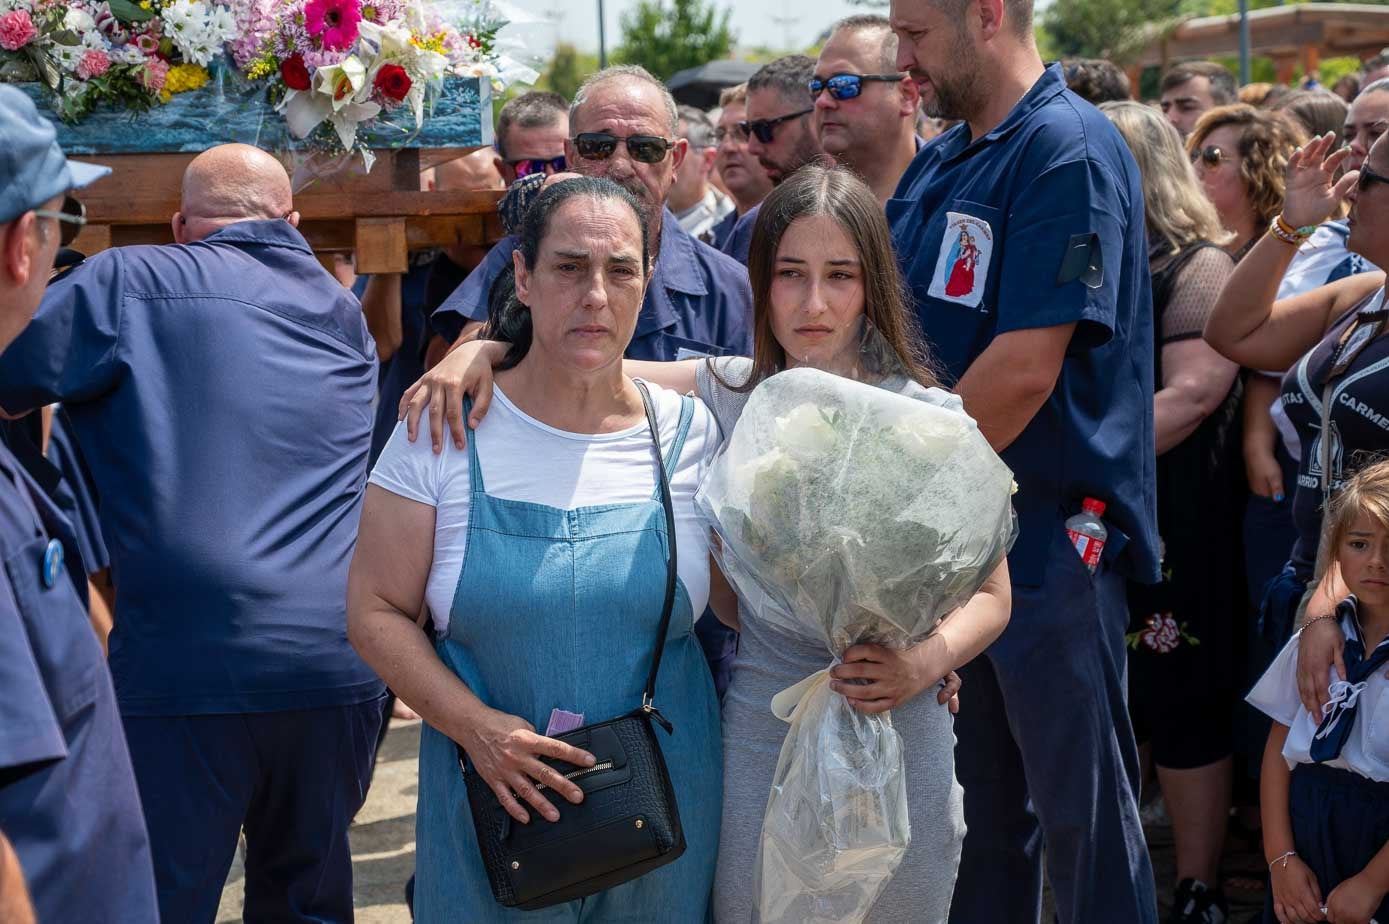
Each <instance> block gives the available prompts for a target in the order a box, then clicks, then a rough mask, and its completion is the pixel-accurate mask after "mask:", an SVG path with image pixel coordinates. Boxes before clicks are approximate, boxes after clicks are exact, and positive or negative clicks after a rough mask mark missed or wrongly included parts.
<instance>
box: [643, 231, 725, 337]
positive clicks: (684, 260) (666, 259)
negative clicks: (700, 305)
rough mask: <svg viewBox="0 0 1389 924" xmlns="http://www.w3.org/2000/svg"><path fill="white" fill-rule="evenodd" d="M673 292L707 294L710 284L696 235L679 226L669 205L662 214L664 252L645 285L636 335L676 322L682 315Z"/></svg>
mask: <svg viewBox="0 0 1389 924" xmlns="http://www.w3.org/2000/svg"><path fill="white" fill-rule="evenodd" d="M671 292H679V293H681V294H683V295H708V294H709V287H708V286H707V285H705V283H704V274H703V273H701V272H700V271H699V258H698V257H697V255H696V251H695V239H694V238H693V237H691V236H690V235H689V234H688V233H687V232H686V231H685V229H684V228H682V227H680V222H679V221H678V220H677V219H676V217H675V215H674V214H672V213H671V211H670V209H666V210H665V213H664V215H662V217H661V252H660V254H658V255H657V257H656V268H655V269H654V270H653V271H652V273H651V284H650V285H648V286H647V288H646V299H645V301H643V302H642V306H641V314H640V315H639V316H638V317H637V329H636V331H635V332H634V333H633V336H635V337H641V336H644V335H646V334H649V333H652V332H653V331H657V330H663V329H665V328H667V327H673V326H674V325H675V323H676V321H677V320H679V315H678V314H677V312H676V310H675V302H674V300H673V299H672V298H671V295H670V293H671Z"/></svg>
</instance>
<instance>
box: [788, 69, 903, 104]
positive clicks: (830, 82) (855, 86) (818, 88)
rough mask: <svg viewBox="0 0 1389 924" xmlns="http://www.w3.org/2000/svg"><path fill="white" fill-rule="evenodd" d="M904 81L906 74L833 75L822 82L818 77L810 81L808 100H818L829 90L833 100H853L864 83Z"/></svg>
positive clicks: (860, 91)
mask: <svg viewBox="0 0 1389 924" xmlns="http://www.w3.org/2000/svg"><path fill="white" fill-rule="evenodd" d="M906 79H907V75H906V74H835V75H834V76H833V77H826V78H824V79H823V80H822V79H820V78H819V77H812V78H811V80H810V98H811V99H819V98H820V94H821V93H824V92H825V91H826V90H829V91H830V96H833V97H834V98H835V99H838V100H845V99H853V98H854V97H856V96H858V95H859V94H861V93H862V92H863V84H864V81H875V82H877V83H901V82H902V81H904V80H906Z"/></svg>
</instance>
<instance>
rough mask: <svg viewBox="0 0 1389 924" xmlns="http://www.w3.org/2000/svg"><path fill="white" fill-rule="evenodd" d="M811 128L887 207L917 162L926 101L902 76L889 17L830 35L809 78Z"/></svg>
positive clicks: (861, 19)
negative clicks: (920, 106) (921, 105)
mask: <svg viewBox="0 0 1389 924" xmlns="http://www.w3.org/2000/svg"><path fill="white" fill-rule="evenodd" d="M810 96H811V98H812V99H813V100H814V101H815V114H814V116H813V117H812V119H811V124H812V126H813V128H814V130H815V134H816V136H817V137H818V138H819V139H820V146H821V147H822V148H823V149H824V151H825V153H826V154H828V155H830V156H831V157H833V158H834V159H835V162H836V163H839V164H842V165H844V166H846V167H848V168H850V169H851V170H853V171H854V172H855V173H857V174H858V175H859V176H860V177H862V178H863V181H864V182H865V183H867V184H868V186H869V188H870V189H872V190H873V193H874V195H876V196H877V197H878V201H879V202H884V203H885V202H887V200H888V199H890V198H891V197H892V193H893V191H894V190H895V189H896V188H897V182H898V180H900V179H902V174H903V173H904V172H906V169H907V165H908V164H910V163H911V162H912V158H913V157H915V156H916V152H917V149H918V148H919V147H920V144H921V141H920V139H919V138H918V137H917V135H916V112H917V103H918V102H919V101H920V95H919V94H918V92H917V89H916V84H915V83H913V82H912V81H910V80H908V79H907V75H906V74H903V73H900V72H898V71H897V36H895V35H893V34H892V27H891V26H890V25H889V24H888V19H887V17H886V16H873V15H864V16H851V17H849V18H848V19H845V20H842V21H841V22H839V23H838V24H837V25H836V26H835V27H834V31H833V32H831V33H830V38H829V41H828V42H826V43H825V47H824V48H823V49H822V50H821V52H820V59H819V60H818V61H817V62H816V64H815V76H814V77H812V78H811V80H810Z"/></svg>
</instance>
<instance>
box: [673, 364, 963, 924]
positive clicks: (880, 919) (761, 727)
mask: <svg viewBox="0 0 1389 924" xmlns="http://www.w3.org/2000/svg"><path fill="white" fill-rule="evenodd" d="M716 363H717V366H716V368H717V371H718V374H719V377H721V378H722V379H723V380H724V381H725V382H729V383H732V384H738V383H741V382H745V381H746V380H747V376H748V374H749V373H750V372H751V370H752V363H751V361H750V360H747V359H743V358H728V359H720V360H716ZM912 387H914V388H917V389H918V391H917V393H916V396H917V397H921V398H923V399H924V400H926V401H929V402H931V403H932V404H938V405H940V406H943V407H948V408H950V409H952V410H958V411H959V412H960V413H964V409H963V406H962V405H961V403H960V399H959V398H958V397H956V396H955V395H952V394H950V393H949V392H947V391H943V390H941V389H936V388H932V389H928V390H926V393H925V394H924V395H923V394H921V392H920V390H919V386H915V385H913V386H912ZM696 389H697V393H698V395H699V397H700V398H701V399H703V400H704V402H705V403H706V404H707V405H708V406H709V407H710V409H711V410H712V411H713V412H714V417H715V419H716V420H717V421H718V424H719V429H720V431H722V434H723V438H724V439H727V438H728V437H729V435H730V434H731V433H732V432H733V427H734V425H735V424H736V423H737V422H738V417H739V416H740V415H741V414H742V412H743V407H744V406H745V405H746V404H747V399H748V395H747V394H740V393H738V392H735V391H732V390H730V389H729V388H727V387H725V386H724V385H723V384H722V383H720V382H719V381H718V378H716V377H715V376H714V375H712V374H711V373H710V371H709V369H708V366H707V365H706V364H701V365H700V367H699V371H698V373H697V376H696ZM738 609H739V614H738V615H739V620H740V623H741V626H742V633H741V635H740V637H739V643H738V658H737V660H736V661H735V662H734V666H733V678H732V681H731V683H730V684H729V687H728V693H727V695H726V696H725V697H724V703H723V827H722V830H721V833H720V836H719V860H718V871H717V873H716V874H715V878H714V920H715V921H716V922H717V924H745V922H749V921H755V920H756V896H755V895H754V894H753V888H754V882H753V877H754V873H755V870H756V867H757V856H758V849H759V842H760V837H761V833H762V815H763V812H764V811H765V809H766V807H767V796H768V794H769V793H770V792H771V789H772V776H773V774H774V773H775V772H776V764H777V756H778V754H779V753H780V752H781V743H782V741H783V739H784V738H785V737H786V730H787V728H788V727H789V726H788V725H787V724H786V723H784V722H782V721H781V720H780V719H778V718H777V717H776V716H774V715H772V712H771V700H772V697H773V696H774V695H775V694H777V693H779V692H781V691H782V690H784V689H786V688H787V687H789V686H791V685H792V684H794V683H796V682H797V681H799V680H801V679H803V678H804V677H806V676H808V675H810V674H813V673H814V672H816V671H818V670H823V669H824V668H826V667H828V666H829V664H830V660H831V659H830V655H829V653H828V652H827V651H826V650H825V648H824V646H822V645H820V644H819V643H811V642H809V641H807V640H805V639H797V638H794V637H792V636H790V635H787V634H785V633H783V632H781V631H780V630H778V629H775V628H773V627H772V626H769V625H767V624H766V623H764V622H761V621H759V620H758V619H757V617H756V616H755V615H753V614H750V613H749V612H748V611H747V609H746V608H745V607H743V606H742V605H741V603H740V605H739V608H738ZM892 723H893V725H894V727H896V729H897V730H898V732H899V733H900V734H901V736H902V747H903V754H904V757H905V759H906V765H907V804H908V812H909V816H910V819H911V832H912V839H911V846H910V847H909V848H908V849H907V855H906V857H905V859H904V860H903V861H902V865H901V866H899V867H898V869H897V873H896V875H894V876H893V878H892V879H891V881H890V882H889V884H888V886H887V888H886V889H885V890H884V891H883V894H882V896H881V897H879V899H878V901H877V903H876V904H875V905H874V906H873V911H872V913H871V914H870V915H869V916H868V919H867V920H868V921H869V922H870V924H896V922H904V924H905V922H911V924H944V922H945V921H946V919H947V918H948V917H949V916H950V898H951V895H952V893H953V892H954V890H955V873H956V871H957V869H958V868H959V865H960V845H961V843H962V842H963V841H964V836H965V822H964V790H963V789H961V787H960V784H959V783H958V782H956V780H955V732H954V724H953V720H952V718H951V716H950V712H949V710H948V708H947V707H945V706H941V705H938V704H937V703H936V697H935V694H934V692H933V691H929V690H928V691H926V692H924V693H922V694H921V695H920V696H918V697H916V699H914V700H912V701H911V702H909V703H907V704H906V705H905V706H903V707H901V708H899V709H894V710H893V711H892Z"/></svg>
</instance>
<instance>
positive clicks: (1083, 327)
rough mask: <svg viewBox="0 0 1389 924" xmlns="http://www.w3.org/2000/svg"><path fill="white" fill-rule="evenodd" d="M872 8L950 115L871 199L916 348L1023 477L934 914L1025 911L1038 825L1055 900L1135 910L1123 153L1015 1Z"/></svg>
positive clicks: (1019, 914)
mask: <svg viewBox="0 0 1389 924" xmlns="http://www.w3.org/2000/svg"><path fill="white" fill-rule="evenodd" d="M891 21H892V27H893V31H895V32H896V33H897V36H898V39H899V45H898V56H897V66H898V68H899V69H901V70H904V71H908V72H909V73H910V75H911V78H912V79H913V80H915V81H916V84H917V86H918V87H919V88H920V90H921V98H922V102H923V104H924V106H925V110H926V113H927V115H929V116H932V117H935V118H947V119H961V120H963V122H962V124H960V125H957V126H955V127H954V128H952V129H951V130H950V131H948V132H946V133H945V134H944V135H943V136H941V137H940V138H938V139H936V140H935V141H934V142H932V143H931V144H929V145H927V146H926V147H925V148H923V149H922V150H921V151H920V152H919V153H918V154H917V156H916V159H915V160H914V161H913V162H912V164H911V166H910V167H909V168H908V170H907V172H906V174H905V175H904V176H903V178H902V182H901V184H900V186H899V187H898V190H897V194H896V197H895V198H894V199H892V200H890V201H889V202H888V204H887V215H888V219H889V222H890V223H891V225H892V230H893V239H894V243H895V245H896V248H897V252H898V257H899V259H900V260H901V263H902V266H903V269H904V271H905V272H906V274H907V276H908V280H909V284H910V286H911V289H912V294H913V296H914V298H915V301H916V305H917V310H918V311H919V313H920V317H921V321H922V325H923V327H924V329H925V332H926V335H927V337H928V338H929V340H930V341H931V343H932V345H933V347H934V350H935V355H936V356H937V357H938V358H939V360H940V362H941V364H942V365H943V366H944V367H945V369H946V371H947V373H948V377H949V379H950V380H951V382H953V383H955V387H956V390H957V391H958V392H959V394H960V395H961V397H962V398H963V399H964V403H965V408H966V410H968V411H969V412H970V413H971V414H972V415H973V416H974V417H975V418H976V419H977V420H978V422H979V426H980V429H981V431H982V432H983V433H984V434H985V435H986V436H987V437H988V438H989V440H990V442H991V443H992V444H993V445H994V447H995V448H997V449H998V450H1000V452H1001V453H1002V455H1003V458H1004V460H1005V461H1006V462H1007V463H1008V464H1009V466H1010V467H1011V468H1012V469H1013V471H1014V473H1015V475H1016V478H1017V482H1018V494H1017V496H1016V498H1015V503H1016V506H1017V511H1018V519H1019V525H1020V527H1021V533H1020V535H1019V537H1018V540H1017V543H1016V545H1015V546H1014V548H1013V551H1012V554H1011V555H1010V556H1009V569H1010V571H1011V573H1012V578H1013V584H1014V588H1013V618H1012V621H1011V622H1010V623H1009V625H1008V628H1007V630H1005V632H1004V634H1003V635H1002V636H1001V637H1000V638H999V640H998V641H997V642H995V643H994V644H993V645H992V646H991V647H990V649H989V651H988V657H986V658H979V659H977V660H976V661H975V662H974V663H972V664H971V665H969V666H968V668H967V669H965V670H962V671H961V674H962V675H963V677H964V679H965V689H966V690H967V691H968V696H969V708H968V709H967V710H966V711H965V712H964V713H962V715H961V717H960V722H959V724H958V725H957V726H956V734H957V736H958V740H959V746H958V749H957V753H958V768H959V776H960V780H961V782H962V783H963V785H964V787H965V821H966V824H967V825H968V828H969V833H968V835H967V836H966V838H965V844H964V856H963V858H962V861H961V866H960V874H959V880H958V884H957V887H956V891H955V899H954V904H953V906H952V910H951V921H952V922H954V924H1001V922H1008V924H1021V922H1028V921H1036V920H1037V919H1038V915H1039V913H1040V899H1041V870H1042V854H1041V848H1042V844H1043V842H1044V843H1045V850H1046V869H1047V872H1048V875H1049V877H1050V880H1051V884H1052V887H1053V890H1054V892H1055V894H1056V904H1057V911H1058V913H1059V915H1060V918H1061V920H1062V921H1063V922H1070V924H1091V922H1109V921H1115V922H1118V921H1123V922H1125V924H1144V922H1151V921H1154V920H1155V919H1156V914H1157V911H1156V906H1155V898H1154V894H1155V893H1154V886H1153V877H1152V870H1151V868H1150V865H1149V860H1148V853H1147V849H1146V846H1145V844H1144V841H1143V831H1142V828H1141V826H1140V824H1139V819H1138V807H1137V800H1136V795H1137V793H1138V788H1139V778H1138V777H1139V773H1138V758H1137V753H1136V748H1135V746H1134V739H1133V731H1132V729H1131V727H1130V725H1129V720H1128V713H1127V709H1126V706H1125V695H1126V693H1125V683H1126V677H1125V668H1126V663H1127V662H1126V658H1125V646H1124V631H1125V627H1126V624H1127V620H1128V616H1127V612H1126V604H1125V582H1126V580H1128V579H1133V580H1138V581H1147V582H1151V581H1153V580H1155V579H1156V578H1157V574H1158V554H1157V544H1158V543H1157V535H1156V511H1155V499H1154V459H1155V453H1154V449H1153V389H1152V382H1153V378H1152V376H1153V365H1152V364H1153V357H1152V344H1153V328H1152V309H1151V297H1150V292H1149V280H1148V260H1147V245H1146V240H1145V236H1146V235H1145V225H1144V212H1143V197H1142V192H1141V188H1140V185H1139V175H1138V168H1137V166H1136V165H1135V163H1134V161H1133V158H1132V156H1131V155H1130V153H1129V151H1128V148H1127V147H1126V146H1125V144H1124V142H1123V140H1122V139H1121V138H1120V136H1119V134H1118V133H1117V132H1116V131H1115V130H1114V128H1113V127H1112V126H1111V125H1110V123H1109V121H1108V120H1107V119H1106V118H1105V117H1104V116H1103V115H1101V114H1100V113H1099V111H1098V110H1096V109H1095V108H1094V107H1092V106H1091V105H1090V104H1088V103H1086V102H1084V101H1083V100H1081V99H1080V98H1079V97H1077V96H1075V95H1074V94H1073V93H1071V92H1069V91H1068V90H1067V89H1066V85H1065V79H1064V77H1063V74H1062V72H1061V69H1060V67H1059V66H1053V67H1051V68H1045V67H1044V66H1043V64H1042V61H1041V58H1040V57H1039V56H1038V54H1037V49H1036V45H1035V44H1034V41H1033V37H1032V0H892V5H891ZM1087 497H1093V498H1097V499H1099V500H1102V501H1104V502H1105V503H1106V504H1107V505H1108V509H1107V512H1106V513H1105V523H1106V526H1107V527H1108V531H1109V541H1108V545H1107V546H1106V547H1105V549H1104V556H1103V560H1102V561H1101V562H1100V563H1099V565H1098V568H1097V570H1095V571H1094V573H1091V572H1090V571H1089V570H1087V568H1086V566H1085V565H1084V564H1083V563H1082V562H1081V560H1080V558H1079V556H1078V555H1077V553H1076V550H1075V549H1074V548H1073V547H1072V546H1071V545H1070V543H1069V542H1068V540H1067V535H1066V530H1065V525H1064V524H1065V521H1066V518H1067V517H1068V516H1070V515H1072V514H1074V513H1076V512H1078V511H1079V510H1080V507H1081V504H1082V502H1083V500H1084V499H1085V498H1087ZM1039 822H1040V830H1039ZM1039 833H1040V835H1041V837H1039V836H1038V835H1039Z"/></svg>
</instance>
